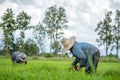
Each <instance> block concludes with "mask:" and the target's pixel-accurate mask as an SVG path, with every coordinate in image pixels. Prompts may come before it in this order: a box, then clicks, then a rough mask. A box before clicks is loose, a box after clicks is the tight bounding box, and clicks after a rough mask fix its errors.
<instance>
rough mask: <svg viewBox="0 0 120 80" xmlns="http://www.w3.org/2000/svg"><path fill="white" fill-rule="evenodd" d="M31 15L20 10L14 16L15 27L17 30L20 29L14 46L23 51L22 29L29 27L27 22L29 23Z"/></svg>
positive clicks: (23, 36)
mask: <svg viewBox="0 0 120 80" xmlns="http://www.w3.org/2000/svg"><path fill="white" fill-rule="evenodd" d="M30 20H31V17H30V16H29V15H27V13H25V12H24V11H22V12H20V13H19V14H18V15H17V18H16V27H17V30H19V31H20V37H19V38H18V39H17V43H16V45H18V46H16V47H17V48H18V50H19V51H22V52H25V42H24V39H25V33H24V31H25V30H27V29H30V27H29V24H30Z"/></svg>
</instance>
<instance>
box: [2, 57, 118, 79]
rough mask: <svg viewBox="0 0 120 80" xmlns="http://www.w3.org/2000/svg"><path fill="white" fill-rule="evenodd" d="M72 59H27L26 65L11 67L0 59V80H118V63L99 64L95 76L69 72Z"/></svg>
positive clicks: (6, 59) (9, 62) (8, 61)
mask: <svg viewBox="0 0 120 80" xmlns="http://www.w3.org/2000/svg"><path fill="white" fill-rule="evenodd" d="M72 60H73V58H41V57H37V58H35V57H34V58H33V57H32V58H29V60H28V64H27V65H24V64H15V65H12V62H11V59H10V58H5V57H0V80H120V62H100V63H99V65H98V69H97V72H96V74H86V73H85V72H84V68H83V69H82V71H81V72H77V71H74V70H72V71H70V70H69V68H70V65H71V63H72Z"/></svg>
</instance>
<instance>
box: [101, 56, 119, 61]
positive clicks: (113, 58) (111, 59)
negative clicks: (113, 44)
mask: <svg viewBox="0 0 120 80" xmlns="http://www.w3.org/2000/svg"><path fill="white" fill-rule="evenodd" d="M100 61H102V62H119V61H120V59H118V58H116V57H115V56H102V57H101V58H100Z"/></svg>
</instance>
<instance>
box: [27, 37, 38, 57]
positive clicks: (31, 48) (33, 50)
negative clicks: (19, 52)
mask: <svg viewBox="0 0 120 80" xmlns="http://www.w3.org/2000/svg"><path fill="white" fill-rule="evenodd" d="M25 53H26V54H27V55H29V56H31V55H37V54H38V53H39V48H38V46H37V45H36V44H35V42H34V41H33V40H31V39H28V40H27V41H26V43H25Z"/></svg>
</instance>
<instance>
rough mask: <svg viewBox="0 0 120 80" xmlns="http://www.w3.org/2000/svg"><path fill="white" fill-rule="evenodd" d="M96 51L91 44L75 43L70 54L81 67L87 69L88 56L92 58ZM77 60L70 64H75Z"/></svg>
mask: <svg viewBox="0 0 120 80" xmlns="http://www.w3.org/2000/svg"><path fill="white" fill-rule="evenodd" d="M98 51H99V49H98V48H97V47H95V46H94V45H92V44H89V43H85V42H75V43H74V45H73V47H72V50H71V53H72V54H73V56H75V57H76V58H78V59H79V62H80V65H81V66H85V67H86V68H87V67H88V66H89V64H88V55H91V56H92V55H93V54H95V53H96V52H98ZM78 59H76V60H77V61H74V62H73V63H72V64H76V63H77V62H78Z"/></svg>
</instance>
